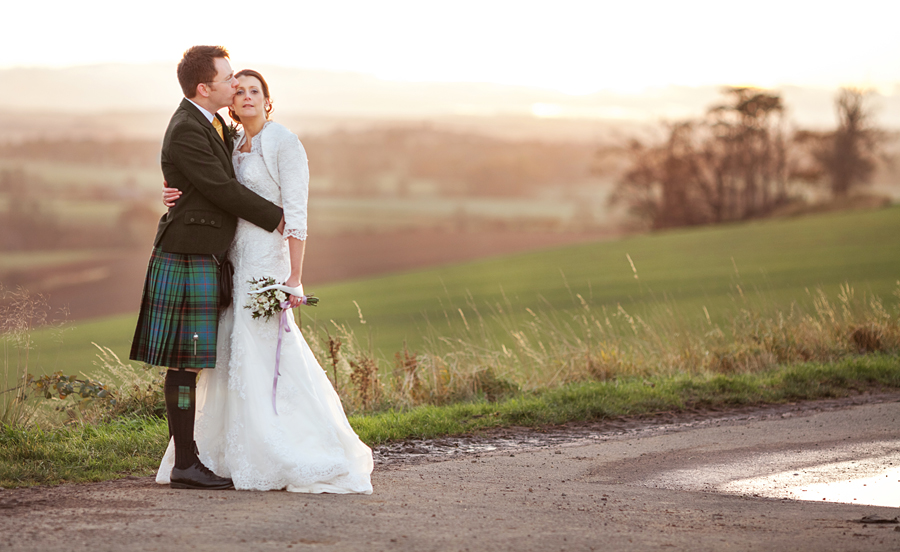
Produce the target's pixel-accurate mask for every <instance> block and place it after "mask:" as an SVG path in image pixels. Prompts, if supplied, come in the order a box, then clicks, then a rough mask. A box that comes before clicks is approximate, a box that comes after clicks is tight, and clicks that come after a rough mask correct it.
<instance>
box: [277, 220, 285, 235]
mask: <svg viewBox="0 0 900 552" xmlns="http://www.w3.org/2000/svg"><path fill="white" fill-rule="evenodd" d="M276 230H278V233H279V234H284V215H281V222H279V223H278V228H276Z"/></svg>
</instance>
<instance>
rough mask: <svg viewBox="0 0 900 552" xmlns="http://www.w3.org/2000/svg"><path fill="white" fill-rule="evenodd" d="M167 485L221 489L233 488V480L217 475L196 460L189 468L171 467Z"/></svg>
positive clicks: (207, 489) (182, 487)
mask: <svg viewBox="0 0 900 552" xmlns="http://www.w3.org/2000/svg"><path fill="white" fill-rule="evenodd" d="M169 486H170V487H172V488H173V489H200V490H204V491H223V490H225V489H233V488H234V482H232V481H231V478H229V477H219V476H218V475H216V474H214V473H213V472H212V470H210V469H209V468H207V467H206V466H204V465H203V462H201V461H200V460H197V461H196V462H194V463H193V464H192V465H191V466H190V467H189V468H172V475H171V476H170V477H169Z"/></svg>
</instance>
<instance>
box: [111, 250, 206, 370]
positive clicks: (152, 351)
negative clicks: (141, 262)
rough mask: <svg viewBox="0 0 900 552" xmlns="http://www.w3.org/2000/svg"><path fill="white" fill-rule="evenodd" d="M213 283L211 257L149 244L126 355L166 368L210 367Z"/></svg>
mask: <svg viewBox="0 0 900 552" xmlns="http://www.w3.org/2000/svg"><path fill="white" fill-rule="evenodd" d="M218 284H219V271H218V265H217V264H216V262H215V260H214V259H213V257H212V255H189V254H182V253H166V252H164V251H161V250H160V249H159V248H154V249H153V254H152V255H151V256H150V263H149V265H148V267H147V278H146V280H145V281H144V294H143V297H142V299H141V311H140V314H139V315H138V322H137V328H136V329H135V331H134V340H133V341H132V343H131V355H130V356H129V358H131V359H132V360H137V361H139V362H146V363H147V364H152V365H153V366H165V367H168V368H214V367H215V366H216V333H217V331H218V327H219V310H218Z"/></svg>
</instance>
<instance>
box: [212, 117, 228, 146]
mask: <svg viewBox="0 0 900 552" xmlns="http://www.w3.org/2000/svg"><path fill="white" fill-rule="evenodd" d="M212 126H213V128H214V129H216V132H218V133H219V138H221V139H222V141H223V142H224V141H225V135H224V134H222V123H220V122H219V118H218V117H215V116H214V117H213V120H212Z"/></svg>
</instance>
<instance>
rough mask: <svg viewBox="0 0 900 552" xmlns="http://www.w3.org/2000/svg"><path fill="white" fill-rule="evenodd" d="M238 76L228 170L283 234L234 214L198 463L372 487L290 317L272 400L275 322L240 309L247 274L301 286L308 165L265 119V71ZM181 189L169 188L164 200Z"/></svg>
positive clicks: (289, 482) (244, 483) (258, 485)
mask: <svg viewBox="0 0 900 552" xmlns="http://www.w3.org/2000/svg"><path fill="white" fill-rule="evenodd" d="M235 78H237V79H238V81H239V83H240V84H239V86H238V88H237V90H236V93H235V96H234V102H233V104H232V106H231V107H230V108H229V109H228V111H229V115H231V118H232V119H234V120H235V121H236V122H238V123H240V124H241V125H242V126H243V130H241V131H240V132H239V133H238V135H237V138H236V140H235V149H234V153H233V156H232V160H233V162H234V169H235V173H236V175H237V179H238V180H239V181H240V183H241V184H243V185H244V186H246V187H247V188H250V189H251V190H253V191H254V192H256V193H257V194H259V195H261V196H262V197H264V198H266V199H268V200H270V201H272V202H274V203H276V204H278V205H280V206H282V207H283V209H284V218H285V229H284V234H283V235H282V234H279V233H278V232H277V231H276V232H267V231H266V230H264V229H262V228H260V227H258V226H256V225H254V224H252V223H249V222H246V221H244V220H240V219H239V220H238V227H237V233H236V235H235V239H234V242H233V243H232V245H231V248H230V249H229V251H228V257H229V259H230V260H231V262H232V263H233V264H234V267H235V272H234V294H233V299H232V304H231V306H229V307H228V308H227V309H225V311H224V312H223V314H222V317H221V320H220V323H219V338H218V347H217V351H216V369H215V370H203V371H201V373H200V377H199V380H198V382H197V421H196V424H195V428H196V429H195V431H194V436H195V440H196V442H197V448H198V449H199V450H200V451H201V452H200V460H201V461H202V462H203V463H204V464H205V465H206V466H207V467H209V468H210V469H211V470H212V471H214V472H215V473H216V474H218V475H220V476H224V477H231V478H232V479H233V480H234V487H235V489H244V490H261V491H262V490H273V489H286V490H288V491H292V492H305V493H366V494H369V493H371V492H372V484H371V481H370V474H371V473H372V451H371V449H369V447H367V446H366V445H365V444H364V443H363V442H362V441H360V439H359V437H357V435H356V433H354V431H353V429H352V428H351V427H350V424H349V423H348V421H347V417H346V415H345V414H344V410H343V407H342V406H341V402H340V399H339V398H338V395H337V393H335V391H334V388H333V387H332V386H331V382H330V381H329V380H328V378H327V376H326V375H325V372H324V371H323V370H322V368H321V367H320V366H319V364H318V362H317V361H316V358H315V357H314V356H313V353H312V351H311V350H310V348H309V345H307V343H306V341H305V340H304V339H303V337H302V336H301V335H300V329H299V328H298V327H297V324H296V323H295V322H294V317H293V316H287V317H286V318H287V319H288V325H289V327H288V329H289V330H290V331H289V332H285V333H283V334H282V339H283V341H282V347H281V361H280V369H279V372H280V376H279V378H278V385H277V395H276V396H273V378H274V377H275V350H276V343H277V339H278V323H279V319H278V317H277V316H276V317H272V318H271V319H270V320H268V321H265V320H264V319H263V318H256V319H254V318H253V317H252V316H251V311H250V310H248V309H245V308H244V305H245V304H246V302H247V299H248V298H249V297H250V295H248V292H249V290H250V284H249V282H248V281H249V280H255V279H259V278H264V277H270V276H271V277H274V278H275V279H276V280H278V279H281V278H285V277H286V276H287V281H286V282H285V285H287V286H289V287H292V288H296V287H300V288H301V289H302V285H301V276H302V269H303V254H304V250H305V244H306V242H305V240H306V219H307V211H306V207H307V205H306V204H307V194H308V189H309V169H308V166H307V159H306V152H305V151H304V149H303V146H302V145H301V144H300V141H299V140H298V139H297V136H296V135H294V134H293V133H292V132H291V131H289V130H288V129H287V128H285V127H284V126H282V125H279V124H278V123H275V122H273V121H269V114H270V113H271V112H272V100H271V98H270V97H269V87H268V84H267V83H266V81H265V79H264V78H263V76H262V75H261V74H259V73H258V72H256V71H253V70H250V69H245V70H243V71H239V72H238V73H237V74H236V75H235ZM179 195H180V192H178V191H177V190H175V189H174V188H166V189H165V193H164V201H165V202H167V204H168V203H172V202H173V201H175V200H177V197H178V196H179ZM290 303H291V308H293V307H296V306H298V305H299V304H300V297H296V296H290ZM273 401H274V402H273ZM276 405H277V413H276ZM173 465H174V445H173V443H172V442H171V441H170V442H169V447H168V449H167V450H166V454H165V457H164V458H163V460H162V463H161V465H160V467H159V471H158V472H157V475H156V481H157V483H161V484H168V483H169V475H170V474H171V471H172V466H173Z"/></svg>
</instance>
